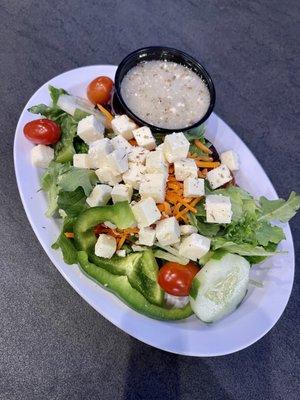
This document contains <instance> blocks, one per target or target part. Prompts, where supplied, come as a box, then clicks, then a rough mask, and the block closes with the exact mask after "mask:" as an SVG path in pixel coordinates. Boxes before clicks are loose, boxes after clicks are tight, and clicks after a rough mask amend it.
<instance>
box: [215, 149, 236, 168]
mask: <svg viewBox="0 0 300 400" xmlns="http://www.w3.org/2000/svg"><path fill="white" fill-rule="evenodd" d="M220 159H221V163H222V164H224V165H226V166H227V167H228V168H229V169H230V171H237V170H238V169H239V159H238V156H237V154H236V152H235V151H233V150H228V151H224V153H222V154H221V155H220Z"/></svg>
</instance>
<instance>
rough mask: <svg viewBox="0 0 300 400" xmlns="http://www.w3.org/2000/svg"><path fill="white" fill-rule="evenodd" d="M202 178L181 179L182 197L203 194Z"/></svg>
mask: <svg viewBox="0 0 300 400" xmlns="http://www.w3.org/2000/svg"><path fill="white" fill-rule="evenodd" d="M204 194H205V189H204V179H201V178H186V179H185V180H184V181H183V195H184V197H200V196H204Z"/></svg>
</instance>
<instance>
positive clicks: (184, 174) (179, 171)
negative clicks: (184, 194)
mask: <svg viewBox="0 0 300 400" xmlns="http://www.w3.org/2000/svg"><path fill="white" fill-rule="evenodd" d="M174 170H175V178H176V179H177V180H178V181H184V180H185V179H187V178H198V167H197V165H196V162H195V160H193V159H192V158H183V159H182V160H177V161H175V162H174Z"/></svg>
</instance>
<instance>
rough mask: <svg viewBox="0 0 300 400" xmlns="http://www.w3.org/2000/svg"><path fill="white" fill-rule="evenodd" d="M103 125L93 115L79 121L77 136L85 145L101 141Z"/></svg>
mask: <svg viewBox="0 0 300 400" xmlns="http://www.w3.org/2000/svg"><path fill="white" fill-rule="evenodd" d="M104 129H105V128H104V125H103V124H102V123H101V121H99V120H98V119H97V118H96V117H95V116H94V115H89V116H88V117H85V118H83V119H81V120H80V121H79V122H78V126H77V135H78V136H79V137H80V138H81V139H82V140H83V141H84V142H85V143H87V144H91V143H93V142H95V141H96V140H100V139H103V134H104Z"/></svg>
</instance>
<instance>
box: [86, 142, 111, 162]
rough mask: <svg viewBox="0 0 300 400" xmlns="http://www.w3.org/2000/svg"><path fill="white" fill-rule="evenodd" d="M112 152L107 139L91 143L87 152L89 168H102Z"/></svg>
mask: <svg viewBox="0 0 300 400" xmlns="http://www.w3.org/2000/svg"><path fill="white" fill-rule="evenodd" d="M112 151H113V146H112V145H111V143H110V140H109V139H107V138H104V139H100V140H96V141H95V142H93V143H91V144H90V147H89V151H88V155H89V164H90V168H94V169H97V168H100V167H101V166H103V165H104V160H105V159H106V156H107V155H108V154H110V153H111V152H112Z"/></svg>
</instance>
